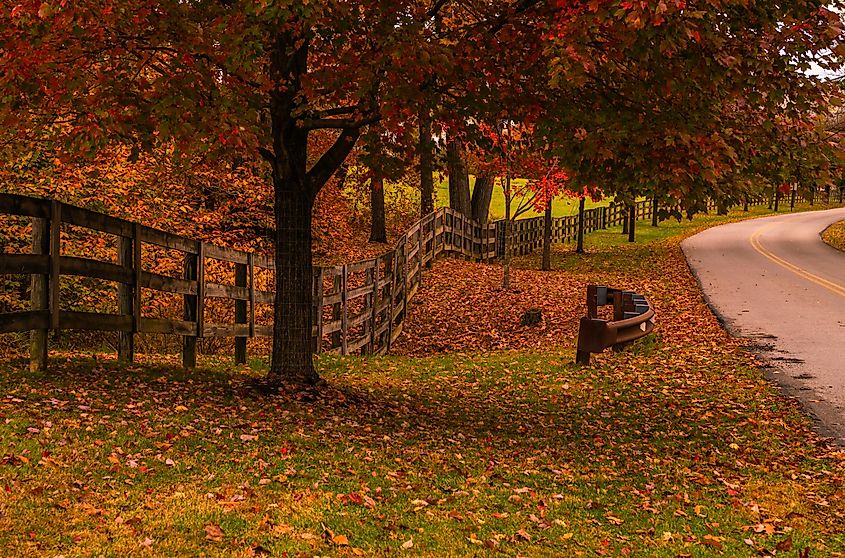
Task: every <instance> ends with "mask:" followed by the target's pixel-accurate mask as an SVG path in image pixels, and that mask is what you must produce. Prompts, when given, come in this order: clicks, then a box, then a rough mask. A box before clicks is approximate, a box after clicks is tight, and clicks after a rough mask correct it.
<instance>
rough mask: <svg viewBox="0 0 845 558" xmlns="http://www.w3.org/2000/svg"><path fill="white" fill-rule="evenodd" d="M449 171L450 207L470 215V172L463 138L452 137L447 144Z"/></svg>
mask: <svg viewBox="0 0 845 558" xmlns="http://www.w3.org/2000/svg"><path fill="white" fill-rule="evenodd" d="M446 164H447V166H448V171H449V207H451V208H452V209H454V210H455V211H459V212H461V213H463V214H464V215H466V216H467V217H469V216H470V215H471V213H472V207H471V204H470V195H469V173H468V172H467V166H466V161H464V148H463V145H462V144H461V140H459V139H452V140H450V141H449V143H448V144H447V146H446Z"/></svg>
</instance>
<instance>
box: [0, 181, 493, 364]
mask: <svg viewBox="0 0 845 558" xmlns="http://www.w3.org/2000/svg"><path fill="white" fill-rule="evenodd" d="M0 215H7V216H17V217H23V218H30V219H31V220H32V251H31V253H28V254H7V253H4V254H0V274H4V275H7V274H11V275H30V276H31V278H32V279H31V285H32V287H31V309H30V310H28V311H23V312H6V313H0V333H12V332H26V331H32V332H34V333H33V335H32V350H31V353H32V355H31V356H32V361H33V367H38V368H43V367H44V366H45V364H46V354H47V337H48V336H47V333H48V331H51V330H52V331H56V332H57V331H61V330H64V329H72V330H88V331H105V332H117V333H118V334H119V341H118V352H119V356H120V358H122V359H125V360H132V359H133V357H134V335H135V334H137V333H160V334H172V335H180V336H182V337H183V349H182V357H183V364H184V365H185V366H187V367H193V366H195V365H196V343H197V340H198V339H202V338H216V337H231V338H235V358H236V361H237V362H238V363H245V362H246V339H248V338H253V337H271V336H272V327H271V326H270V325H266V324H259V323H256V308H258V307H260V305H271V304H273V302H274V299H275V293H274V292H273V291H268V290H261V289H260V288H259V287H258V285H257V284H256V274H257V273H259V272H261V271H262V270H264V271H266V272H271V273H272V272H273V271H274V269H275V265H274V262H273V260H272V259H270V258H268V257H266V256H264V255H261V254H255V253H250V252H243V251H239V250H234V249H231V248H225V247H222V246H216V245H213V244H209V243H206V242H200V241H196V240H192V239H190V238H185V237H182V236H179V235H175V234H172V233H168V232H165V231H161V230H158V229H153V228H150V227H147V226H144V225H140V224H138V223H133V222H130V221H126V220H123V219H119V218H116V217H110V216H108V215H104V214H101V213H97V212H94V211H90V210H88V209H83V208H80V207H75V206H72V205H69V204H65V203H61V202H58V201H54V200H46V199H39V198H32V197H27V196H19V195H14V194H0ZM63 226H74V227H80V228H82V229H87V230H90V231H98V232H99V233H105V234H106V235H111V236H113V237H116V243H115V244H116V249H117V255H116V256H117V258H116V259H117V263H114V262H109V261H101V260H97V259H93V258H87V257H77V256H70V255H65V254H63V253H62V249H61V242H62V241H61V231H62V227H63ZM150 245H153V246H158V247H161V248H165V249H168V250H172V251H176V252H178V253H180V254H181V258H182V260H183V266H182V267H183V274H182V277H172V276H166V275H162V274H159V273H155V272H153V271H151V270H149V269H145V268H144V265H143V261H142V258H141V254H142V251H143V250H145V249H146V248H147V247H148V246H150ZM442 253H450V254H456V255H460V256H464V257H467V258H471V259H474V260H479V261H482V260H489V259H493V258H495V257H496V237H495V226H494V225H480V224H478V223H477V222H475V221H473V220H471V219H468V218H466V217H464V216H463V215H462V214H460V213H458V212H456V211H454V210H452V209H449V208H441V209H438V210H437V211H436V212H434V213H432V214H430V215H428V216H426V217H424V218H423V219H420V220H419V221H417V222H416V223H414V224H413V225H412V226H411V227H410V228H409V229H408V230H407V231H406V232H405V233H404V234H403V235H402V236H400V237H399V239H398V240H397V241H396V244H395V245H394V248H393V249H391V250H390V251H389V252H387V253H385V254H382V255H380V256H378V257H376V258H372V259H369V260H364V261H360V262H355V263H350V264H346V265H339V266H334V267H316V268H315V269H314V297H313V299H314V306H315V308H314V318H315V323H314V324H313V343H314V348H315V351H316V352H318V353H323V352H334V353H340V354H344V355H346V354H352V353H356V352H359V353H364V354H367V353H383V352H385V351H387V350H388V349H389V348H390V346H391V345H392V344H393V342H394V341H395V340H396V338H397V337H398V336H399V334H400V333H401V331H402V325H403V323H404V320H405V317H406V315H407V313H408V302H409V300H410V299H411V298H412V297H413V296H414V294H415V293H416V292H417V290H418V289H419V287H420V284H421V281H422V270H423V269H424V268H425V267H427V266H429V265H430V264H431V262H432V261H433V260H434V259H435V258H436V257H437V256H439V255H440V254H442ZM212 261H214V262H224V263H227V264H230V265H232V264H233V267H234V274H233V275H234V278H233V279H232V280H231V281H230V283H228V284H223V283H218V282H213V281H210V280H208V278H207V277H206V275H207V274H206V270H207V268H208V265H209V262H212ZM68 276H75V277H85V278H90V279H97V280H101V281H106V282H111V283H115V284H116V288H117V294H118V307H119V308H118V312H117V313H95V312H81V311H76V310H70V309H67V308H64V307H63V306H62V300H61V288H60V286H61V281H62V277H68ZM145 290H151V291H158V292H166V293H173V294H177V295H181V296H182V298H183V319H181V320H175V319H161V318H153V317H148V316H145V315H143V313H142V304H141V298H142V293H143V292H144V291H145ZM210 299H223V300H230V301H233V302H234V323H213V322H209V321H207V319H206V312H205V306H206V304H207V302H208V301H209V300H210Z"/></svg>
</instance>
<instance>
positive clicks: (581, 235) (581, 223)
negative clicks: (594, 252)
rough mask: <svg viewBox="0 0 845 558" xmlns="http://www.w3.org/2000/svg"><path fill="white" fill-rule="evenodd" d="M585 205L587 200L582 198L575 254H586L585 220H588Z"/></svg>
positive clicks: (579, 207) (579, 202) (579, 206)
mask: <svg viewBox="0 0 845 558" xmlns="http://www.w3.org/2000/svg"><path fill="white" fill-rule="evenodd" d="M585 205H586V200H585V199H584V198H583V197H582V198H581V199H580V200H579V201H578V239H577V242H576V245H575V252H576V253H578V254H583V253H584V225H585V223H584V219H585V218H586V214H585V211H586V210H585V207H584V206H585Z"/></svg>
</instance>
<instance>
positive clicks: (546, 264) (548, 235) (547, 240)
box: [542, 200, 552, 271]
mask: <svg viewBox="0 0 845 558" xmlns="http://www.w3.org/2000/svg"><path fill="white" fill-rule="evenodd" d="M542 269H543V271H551V270H552V200H549V201H548V203H546V212H545V213H544V214H543V268H542Z"/></svg>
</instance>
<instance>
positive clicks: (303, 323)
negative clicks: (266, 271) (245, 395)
mask: <svg viewBox="0 0 845 558" xmlns="http://www.w3.org/2000/svg"><path fill="white" fill-rule="evenodd" d="M274 182H275V184H274V185H275V189H276V207H275V213H276V231H278V234H277V235H276V250H275V263H276V298H275V308H274V312H273V318H274V328H273V357H272V363H271V365H270V373H269V375H268V380H269V381H270V383H272V384H274V385H279V384H284V383H295V384H307V385H313V384H315V383H316V382H317V381H318V380H319V379H320V377H319V376H318V375H317V372H316V371H315V370H314V363H313V360H312V354H313V351H314V348H313V346H312V345H313V342H312V339H311V325H312V323H313V308H312V296H313V294H312V289H313V285H312V283H313V268H312V262H311V212H312V209H313V204H314V200H313V198H312V197H311V196H310V195H309V194H308V193H307V192H303V191H302V190H301V189H300V188H295V187H293V188H292V187H291V184H290V182H292V181H286V180H274ZM286 182H287V184H286Z"/></svg>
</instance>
